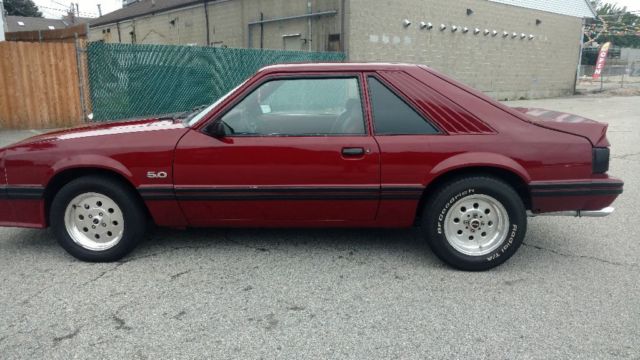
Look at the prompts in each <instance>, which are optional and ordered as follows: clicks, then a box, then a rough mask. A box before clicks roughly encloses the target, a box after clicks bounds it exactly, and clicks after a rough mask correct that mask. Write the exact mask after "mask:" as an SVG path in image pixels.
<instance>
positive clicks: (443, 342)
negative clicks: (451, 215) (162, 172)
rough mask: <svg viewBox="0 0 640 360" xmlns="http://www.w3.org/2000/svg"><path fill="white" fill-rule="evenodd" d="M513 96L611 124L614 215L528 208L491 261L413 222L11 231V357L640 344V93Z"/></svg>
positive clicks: (4, 264) (364, 354) (325, 355)
mask: <svg viewBox="0 0 640 360" xmlns="http://www.w3.org/2000/svg"><path fill="white" fill-rule="evenodd" d="M509 104H510V105H518V106H530V107H542V108H549V109H553V110H560V111H569V112H573V113H577V114H580V115H583V116H586V117H590V118H593V119H596V120H600V121H604V122H608V123H609V124H610V127H609V132H608V137H609V140H610V141H611V143H612V144H613V146H612V162H611V169H610V174H612V175H615V176H618V177H621V178H622V179H624V181H625V189H624V194H622V195H621V196H620V198H619V199H618V200H617V201H616V203H615V204H614V206H615V207H616V211H615V212H614V213H613V214H612V215H611V216H609V217H607V218H579V219H578V218H551V217H540V218H533V219H530V221H529V229H528V234H527V236H526V238H525V245H524V246H522V247H521V248H520V250H519V251H518V252H517V253H516V255H515V256H514V257H513V258H511V259H510V260H509V261H508V262H507V263H505V264H503V265H502V266H500V267H498V268H496V269H494V270H491V271H487V272H481V273H469V272H462V271H457V270H453V269H452V268H450V267H447V266H445V265H443V264H442V263H441V262H440V261H439V260H438V259H437V258H436V257H435V256H434V255H433V254H432V253H431V251H430V250H429V249H428V247H427V246H426V244H425V243H424V241H423V239H422V236H421V234H420V232H419V231H418V230H416V229H408V230H371V229H348V230H300V229H297V230H274V229H271V230H261V229H252V230H246V229H233V230H229V229H226V230H225V229H211V230H208V229H198V230H185V231H178V230H167V229H155V230H154V231H153V232H152V233H150V234H149V236H148V237H147V239H146V241H145V242H144V243H142V244H141V245H140V246H139V247H138V248H137V249H136V250H135V251H134V253H133V254H131V255H130V256H129V257H127V258H125V259H124V260H123V261H122V262H118V263H113V264H88V263H83V262H80V261H77V260H75V259H74V258H72V257H71V256H69V255H67V254H66V253H65V252H64V250H62V248H60V247H59V246H58V245H57V243H56V241H55V239H54V238H53V235H52V233H51V232H50V231H48V230H47V231H39V230H29V229H15V228H0V358H3V359H14V358H15V359H17V358H47V359H54V358H59V359H68V358H113V359H121V358H136V359H137V358H139V359H147V358H151V359H156V358H220V359H227V358H234V359H256V358H265V359H271V358H282V359H307V358H309V359H334V358H336V359H337V358H340V359H343V358H344V359H347V358H350V359H390V358H401V359H427V358H438V359H441V358H445V359H449V358H491V359H503V358H507V359H512V358H518V359H520V358H522V359H528V358H532V359H640V260H639V257H640V207H639V206H640V205H639V204H640V186H639V185H640V184H639V183H640V97H576V98H567V99H550V100H531V101H518V102H511V103H509ZM32 134H33V132H30V131H26V132H9V131H0V145H6V144H7V143H9V142H12V141H16V140H18V139H21V138H24V137H27V136H30V135H32Z"/></svg>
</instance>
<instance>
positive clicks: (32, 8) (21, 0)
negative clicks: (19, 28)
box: [3, 0, 42, 17]
mask: <svg viewBox="0 0 640 360" xmlns="http://www.w3.org/2000/svg"><path fill="white" fill-rule="evenodd" d="M3 2H4V10H5V11H6V12H7V15H13V16H29V17H42V13H41V12H40V10H39V9H38V6H36V4H34V2H33V1H32V0H4V1H3Z"/></svg>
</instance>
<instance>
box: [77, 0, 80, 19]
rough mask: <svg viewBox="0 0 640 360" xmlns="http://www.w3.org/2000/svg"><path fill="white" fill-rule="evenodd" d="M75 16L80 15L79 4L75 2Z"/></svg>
mask: <svg viewBox="0 0 640 360" xmlns="http://www.w3.org/2000/svg"><path fill="white" fill-rule="evenodd" d="M76 17H80V5H78V3H76Z"/></svg>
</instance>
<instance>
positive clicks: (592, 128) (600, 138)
mask: <svg viewBox="0 0 640 360" xmlns="http://www.w3.org/2000/svg"><path fill="white" fill-rule="evenodd" d="M513 109H514V110H517V111H519V112H522V113H524V114H526V115H527V118H528V119H529V120H530V121H531V122H532V123H534V124H536V125H539V126H542V127H545V128H548V129H552V130H558V131H562V132H565V133H569V134H573V135H578V136H582V137H584V138H586V139H588V140H589V141H590V142H591V144H592V145H593V146H598V147H601V146H609V141H608V140H607V127H608V125H607V124H605V123H601V122H598V121H595V120H591V119H587V118H585V117H582V116H579V115H575V114H570V113H565V112H561V111H553V110H546V109H540V108H525V107H516V108H513Z"/></svg>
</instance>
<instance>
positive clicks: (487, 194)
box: [422, 176, 527, 270]
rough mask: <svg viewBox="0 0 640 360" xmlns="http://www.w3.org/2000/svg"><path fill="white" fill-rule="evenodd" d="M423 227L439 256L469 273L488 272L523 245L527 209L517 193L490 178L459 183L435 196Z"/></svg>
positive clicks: (460, 181) (451, 184)
mask: <svg viewBox="0 0 640 360" xmlns="http://www.w3.org/2000/svg"><path fill="white" fill-rule="evenodd" d="M430 195H431V196H430V197H429V199H428V201H427V202H426V204H425V209H424V211H423V214H424V216H423V218H422V227H423V228H424V229H425V230H426V233H427V240H428V243H429V245H430V247H431V248H432V249H433V251H434V253H435V254H436V255H437V256H438V257H439V258H440V259H442V260H443V261H444V262H446V263H448V264H449V265H451V266H454V267H456V268H459V269H463V270H486V269H490V268H492V267H495V266H498V265H500V264H502V263H503V262H505V261H506V260H507V259H509V258H510V257H511V256H512V255H513V254H514V253H515V252H516V250H517V249H518V248H519V247H520V245H521V244H522V241H523V240H524V235H525V232H526V229H527V217H526V210H525V207H524V205H523V203H522V199H521V198H520V196H519V195H518V194H517V193H516V192H515V190H514V189H513V188H512V187H511V186H509V185H508V184H506V183H505V182H503V181H502V180H499V179H496V178H493V177H488V176H474V177H467V178H461V179H457V180H455V181H453V182H451V183H448V184H445V185H444V186H442V187H440V188H439V189H436V190H435V192H434V193H433V194H430Z"/></svg>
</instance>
